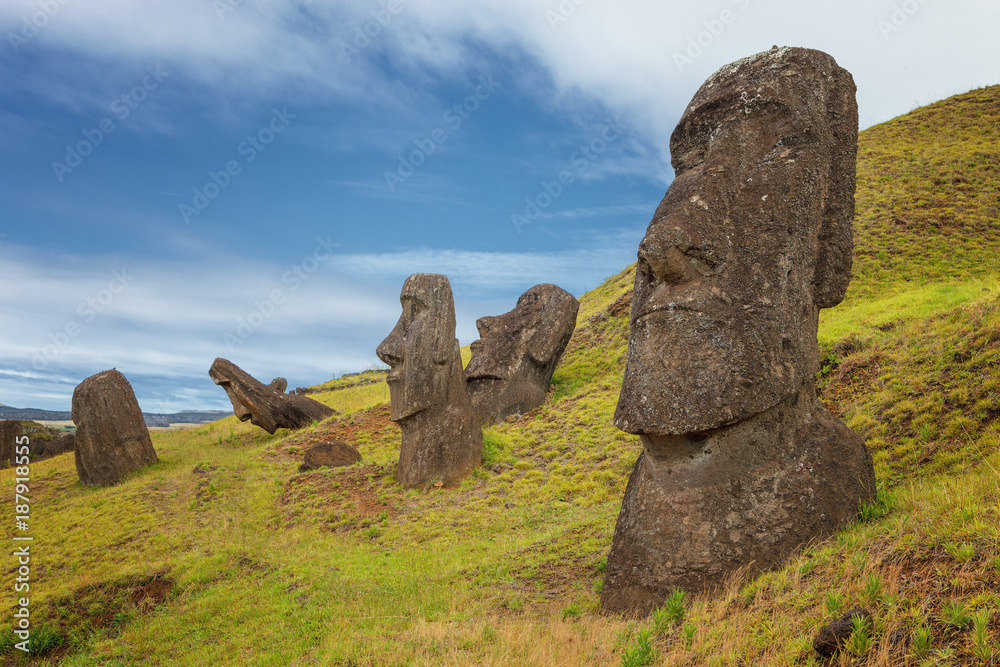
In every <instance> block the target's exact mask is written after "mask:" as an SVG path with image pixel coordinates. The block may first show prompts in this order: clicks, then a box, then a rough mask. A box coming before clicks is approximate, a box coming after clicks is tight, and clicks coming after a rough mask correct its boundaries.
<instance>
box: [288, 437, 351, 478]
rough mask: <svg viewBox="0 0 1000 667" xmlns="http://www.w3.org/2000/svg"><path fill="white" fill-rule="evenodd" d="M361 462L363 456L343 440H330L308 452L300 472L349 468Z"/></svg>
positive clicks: (316, 445)
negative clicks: (324, 468)
mask: <svg viewBox="0 0 1000 667" xmlns="http://www.w3.org/2000/svg"><path fill="white" fill-rule="evenodd" d="M360 460H361V454H359V453H358V450H356V449H355V448H354V447H351V446H350V445H349V444H347V443H346V442H344V441H343V440H328V441H326V442H320V443H317V444H315V445H313V446H312V447H310V448H309V449H307V450H306V453H305V457H304V460H303V462H302V465H300V466H299V472H307V471H309V470H315V469H316V468H322V467H328V468H339V467H341V466H349V465H351V464H352V463H357V462H358V461H360Z"/></svg>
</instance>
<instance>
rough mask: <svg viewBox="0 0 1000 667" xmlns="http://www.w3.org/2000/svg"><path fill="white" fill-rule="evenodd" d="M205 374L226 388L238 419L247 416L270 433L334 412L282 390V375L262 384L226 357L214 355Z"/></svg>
mask: <svg viewBox="0 0 1000 667" xmlns="http://www.w3.org/2000/svg"><path fill="white" fill-rule="evenodd" d="M208 375H209V377H211V378H212V381H213V382H215V384H217V385H220V386H221V387H222V388H223V389H225V390H226V394H227V395H228V396H229V402H230V403H232V404H233V414H235V415H236V416H237V417H239V419H240V421H244V422H245V421H247V420H250V423H251V424H253V425H254V426H259V427H261V428H262V429H264V430H265V431H267V432H268V433H271V434H273V433H274V432H275V431H277V430H278V429H279V428H290V429H299V428H305V427H306V426H309V425H311V424H312V423H313V422H314V421H323V420H324V419H326V418H327V417H330V416H332V415H333V414H334V412H335V411H334V410H333V408H330V407H328V406H326V405H323V404H322V403H320V402H319V401H314V400H313V399H311V398H307V397H305V396H299V395H297V394H286V393H284V391H285V389H286V388H287V387H288V383H287V382H286V381H285V379H284V378H275V379H274V380H272V381H271V384H270V385H266V384H264V383H263V382H260V381H259V380H257V379H256V378H254V377H253V376H251V375H250V374H249V373H247V372H246V371H244V370H243V369H242V368H240V367H239V366H237V365H236V364H234V363H233V362H231V361H229V360H228V359H222V358H219V359H216V360H215V361H214V362H213V363H212V367H211V368H209V369H208Z"/></svg>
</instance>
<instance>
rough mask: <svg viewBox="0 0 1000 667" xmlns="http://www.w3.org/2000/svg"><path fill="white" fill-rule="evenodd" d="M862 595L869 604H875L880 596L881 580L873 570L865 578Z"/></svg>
mask: <svg viewBox="0 0 1000 667" xmlns="http://www.w3.org/2000/svg"><path fill="white" fill-rule="evenodd" d="M864 595H865V600H867V601H868V604H870V605H875V604H876V603H877V602H878V600H879V598H880V597H882V580H881V579H880V578H879V576H878V575H877V574H875V573H874V572H872V573H871V574H869V575H868V578H867V579H866V580H865V589H864Z"/></svg>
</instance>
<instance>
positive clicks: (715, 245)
mask: <svg viewBox="0 0 1000 667" xmlns="http://www.w3.org/2000/svg"><path fill="white" fill-rule="evenodd" d="M854 90H855V89H854V82H853V79H852V78H851V75H850V74H849V73H848V72H847V71H845V70H843V69H841V68H840V67H838V66H837V64H836V62H834V60H833V58H831V57H830V56H828V55H826V54H824V53H820V52H818V51H811V50H806V49H789V48H784V49H777V48H775V49H772V50H771V51H768V52H766V53H762V54H758V55H756V56H752V57H750V58H746V59H744V60H741V61H739V62H737V63H733V64H732V65H729V66H727V67H724V68H722V69H721V70H719V72H717V73H716V74H715V75H713V76H712V77H711V78H710V79H709V80H708V81H707V82H706V83H705V84H704V85H703V86H702V87H701V89H700V90H699V91H698V92H697V94H696V95H695V97H694V99H693V100H692V102H691V104H690V105H689V106H688V108H687V110H686V111H685V112H684V114H683V116H682V117H681V120H680V123H679V124H678V126H677V129H676V130H675V131H674V133H673V135H672V137H671V155H672V159H673V164H674V168H675V170H676V172H677V177H676V179H675V181H674V183H673V184H672V185H671V186H670V189H669V190H668V191H667V194H666V196H665V197H664V199H663V201H662V202H661V203H660V206H659V208H658V209H657V211H656V214H655V215H654V216H653V221H652V222H651V223H650V225H649V228H648V230H647V232H646V237H645V238H644V239H643V241H642V243H641V244H640V246H639V253H638V257H639V261H638V264H637V270H636V278H635V288H634V292H633V300H632V311H631V322H630V325H631V326H630V332H629V350H628V357H627V362H626V369H625V377H624V380H623V385H622V391H621V395H620V397H619V401H618V407H617V409H616V412H615V424H616V425H617V426H618V427H619V428H620V429H622V430H624V431H627V432H629V433H636V434H639V435H640V436H641V438H640V439H641V442H642V446H643V453H642V455H641V456H640V457H639V460H638V461H637V463H636V466H635V469H634V470H633V472H632V476H631V478H630V479H629V483H628V487H627V489H626V491H625V498H624V500H623V502H622V509H621V512H620V514H619V516H618V522H617V524H616V526H615V535H614V538H613V541H612V547H611V552H610V553H609V555H608V564H607V568H606V570H605V577H604V585H603V588H602V592H601V604H602V608H603V609H604V610H606V611H613V612H630V613H640V614H646V613H648V612H650V611H651V610H652V609H654V608H656V607H657V606H659V605H661V604H662V603H663V600H664V599H665V598H666V596H667V595H668V594H669V593H670V591H671V590H673V589H674V588H681V589H684V590H687V591H689V592H700V591H705V590H711V589H713V588H716V587H719V586H722V585H724V584H725V583H726V582H727V580H728V578H729V577H730V576H731V575H732V574H734V573H736V572H744V573H745V574H746V575H748V576H753V575H755V574H757V573H759V572H761V571H763V570H766V569H769V568H772V567H775V566H777V565H779V564H780V563H782V562H783V561H784V559H785V558H787V557H788V555H789V554H791V553H792V552H793V551H794V550H795V549H797V548H798V547H799V546H800V545H801V544H803V543H804V542H807V541H809V540H810V539H813V538H816V537H820V536H823V535H826V534H829V533H831V532H833V531H834V530H836V529H837V527H839V526H840V525H841V524H843V523H844V522H847V521H850V520H851V519H852V518H853V517H854V516H855V514H856V511H857V506H858V504H859V503H860V502H863V501H870V500H871V499H872V498H873V497H874V491H875V477H874V469H873V466H872V457H871V454H870V453H869V452H868V450H867V448H866V447H865V446H864V443H863V442H862V440H861V438H859V437H858V436H857V434H855V433H854V432H853V431H851V430H850V429H848V428H847V427H846V426H845V425H844V424H842V423H841V422H840V421H839V420H837V419H836V418H835V417H833V416H832V415H831V414H830V413H829V412H828V411H827V410H826V409H825V408H824V407H823V406H822V405H821V404H819V402H818V401H817V400H816V388H815V382H814V380H813V378H814V374H815V371H816V367H817V362H818V359H819V352H818V347H817V342H816V331H817V323H818V313H819V309H820V308H825V307H829V306H833V305H836V304H837V303H839V302H840V300H841V299H843V297H844V293H845V291H846V289H847V284H848V282H849V280H850V267H851V253H852V237H851V224H852V219H853V214H854V182H855V151H856V146H857V106H856V103H855V101H854Z"/></svg>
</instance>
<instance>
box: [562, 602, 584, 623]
mask: <svg viewBox="0 0 1000 667" xmlns="http://www.w3.org/2000/svg"><path fill="white" fill-rule="evenodd" d="M582 614H583V612H581V611H580V606H579V605H576V604H571V605H569V606H568V607H564V608H563V610H562V620H564V621H565V620H567V619H570V618H580V616H581V615H582Z"/></svg>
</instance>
